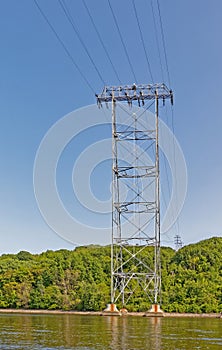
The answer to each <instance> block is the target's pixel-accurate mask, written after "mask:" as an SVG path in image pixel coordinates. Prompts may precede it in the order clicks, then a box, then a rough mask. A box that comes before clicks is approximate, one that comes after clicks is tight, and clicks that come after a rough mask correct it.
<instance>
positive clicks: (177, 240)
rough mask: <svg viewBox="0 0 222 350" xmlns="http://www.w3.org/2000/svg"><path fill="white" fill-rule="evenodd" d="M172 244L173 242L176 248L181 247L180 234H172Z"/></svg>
mask: <svg viewBox="0 0 222 350" xmlns="http://www.w3.org/2000/svg"><path fill="white" fill-rule="evenodd" d="M174 244H175V247H176V250H178V249H180V248H182V246H183V242H182V239H181V236H180V235H178V234H176V235H175V236H174Z"/></svg>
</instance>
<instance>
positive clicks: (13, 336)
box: [0, 314, 222, 350]
mask: <svg viewBox="0 0 222 350" xmlns="http://www.w3.org/2000/svg"><path fill="white" fill-rule="evenodd" d="M0 349H4V350H10V349H19V350H20V349H21V350H26V349H28V350H32V349H33V350H34V349H36V350H37V349H41V350H42V349H44V350H54V349H60V350H64V349H65V350H70V349H75V350H106V349H107V350H109V349H110V350H131V349H132V350H134V349H143V350H145V349H151V350H165V349H166V350H174V349H178V350H181V349H186V350H194V349H201V350H205V349H212V350H219V349H222V319H216V318H213V319H212V318H167V317H164V318H150V317H135V316H134V317H133V316H128V317H127V316H126V317H118V316H113V317H111V316H85V315H84V316H82V315H67V314H65V315H64V314H63V315H34V314H31V315H30V314H0Z"/></svg>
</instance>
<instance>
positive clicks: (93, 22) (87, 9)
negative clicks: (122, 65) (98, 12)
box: [82, 0, 121, 84]
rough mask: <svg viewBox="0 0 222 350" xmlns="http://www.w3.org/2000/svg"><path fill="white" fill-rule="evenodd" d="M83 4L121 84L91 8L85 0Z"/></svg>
mask: <svg viewBox="0 0 222 350" xmlns="http://www.w3.org/2000/svg"><path fill="white" fill-rule="evenodd" d="M82 2H83V5H84V6H85V9H86V11H87V13H88V15H89V18H90V20H91V23H92V25H93V27H94V29H95V32H96V34H97V36H98V39H99V41H100V44H101V45H102V47H103V49H104V51H105V54H106V57H107V58H108V60H109V62H110V64H111V66H112V69H113V71H114V73H115V75H116V78H117V80H118V81H119V83H120V84H121V80H120V78H119V75H118V73H117V71H116V69H115V66H114V64H113V62H112V60H111V57H110V55H109V52H108V51H107V48H106V46H105V44H104V42H103V40H102V37H101V35H100V33H99V30H98V29H97V27H96V24H95V21H94V19H93V17H92V15H91V13H90V11H89V8H88V6H87V5H86V2H85V0H82Z"/></svg>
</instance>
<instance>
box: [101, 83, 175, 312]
mask: <svg viewBox="0 0 222 350" xmlns="http://www.w3.org/2000/svg"><path fill="white" fill-rule="evenodd" d="M96 97H97V104H98V106H99V107H101V106H102V104H103V103H105V104H107V105H108V103H111V106H112V158H113V165H112V181H113V182H112V246H111V303H112V305H113V304H115V303H118V304H119V305H120V304H121V306H122V307H125V306H127V304H128V303H129V300H130V298H131V296H132V295H133V294H134V293H135V292H136V291H138V288H140V289H139V290H140V293H143V295H144V296H145V297H147V299H148V300H149V301H150V303H151V304H154V305H159V304H160V302H161V300H160V299H161V261H160V184H159V101H161V102H162V104H163V106H164V105H165V100H166V99H170V101H171V103H173V93H172V91H171V90H169V89H168V88H167V86H166V85H165V84H146V85H136V84H133V85H125V86H109V87H107V86H106V87H104V89H103V91H102V93H101V94H99V95H96ZM152 100H153V102H152ZM147 101H148V102H149V105H148V106H147V105H145V104H146V102H147ZM120 102H123V103H120ZM124 102H125V103H124ZM134 103H136V106H138V107H137V108H136V106H135V105H134ZM143 106H144V108H139V107H143ZM152 108H153V113H151V112H150V111H149V113H148V109H150V110H151V109H152ZM150 120H151V121H150ZM124 157H125V158H124ZM141 291H142V292H141ZM155 309H156V310H158V308H155Z"/></svg>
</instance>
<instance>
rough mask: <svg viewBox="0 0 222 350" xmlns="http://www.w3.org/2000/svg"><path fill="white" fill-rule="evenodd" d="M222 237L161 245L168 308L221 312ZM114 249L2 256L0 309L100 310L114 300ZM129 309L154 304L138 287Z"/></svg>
mask: <svg viewBox="0 0 222 350" xmlns="http://www.w3.org/2000/svg"><path fill="white" fill-rule="evenodd" d="M221 252H222V238H211V239H208V240H205V241H201V242H199V243H197V244H192V245H188V246H185V247H183V248H182V249H180V250H179V251H177V252H175V251H174V250H173V249H171V248H167V247H163V248H162V249H161V254H162V308H163V310H165V311H168V312H197V313H200V312H221V311H222V259H221V257H222V254H221ZM109 299H110V247H109V246H106V247H100V246H87V247H78V248H76V249H75V250H74V251H68V250H59V251H56V252H53V251H47V252H45V253H42V254H40V255H32V254H30V253H28V252H25V251H21V252H19V253H18V254H16V255H13V254H4V255H2V256H1V257H0V308H25V309H27V308H30V309H63V310H102V309H104V308H105V306H106V304H107V303H108V302H109V301H110V300H109ZM127 307H128V309H129V310H131V311H132V310H135V311H143V310H144V311H145V310H147V309H149V307H150V302H149V300H147V299H146V298H144V297H143V296H142V294H140V292H139V291H138V292H137V293H135V295H134V297H133V298H132V299H131V302H130V304H129V305H127Z"/></svg>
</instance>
